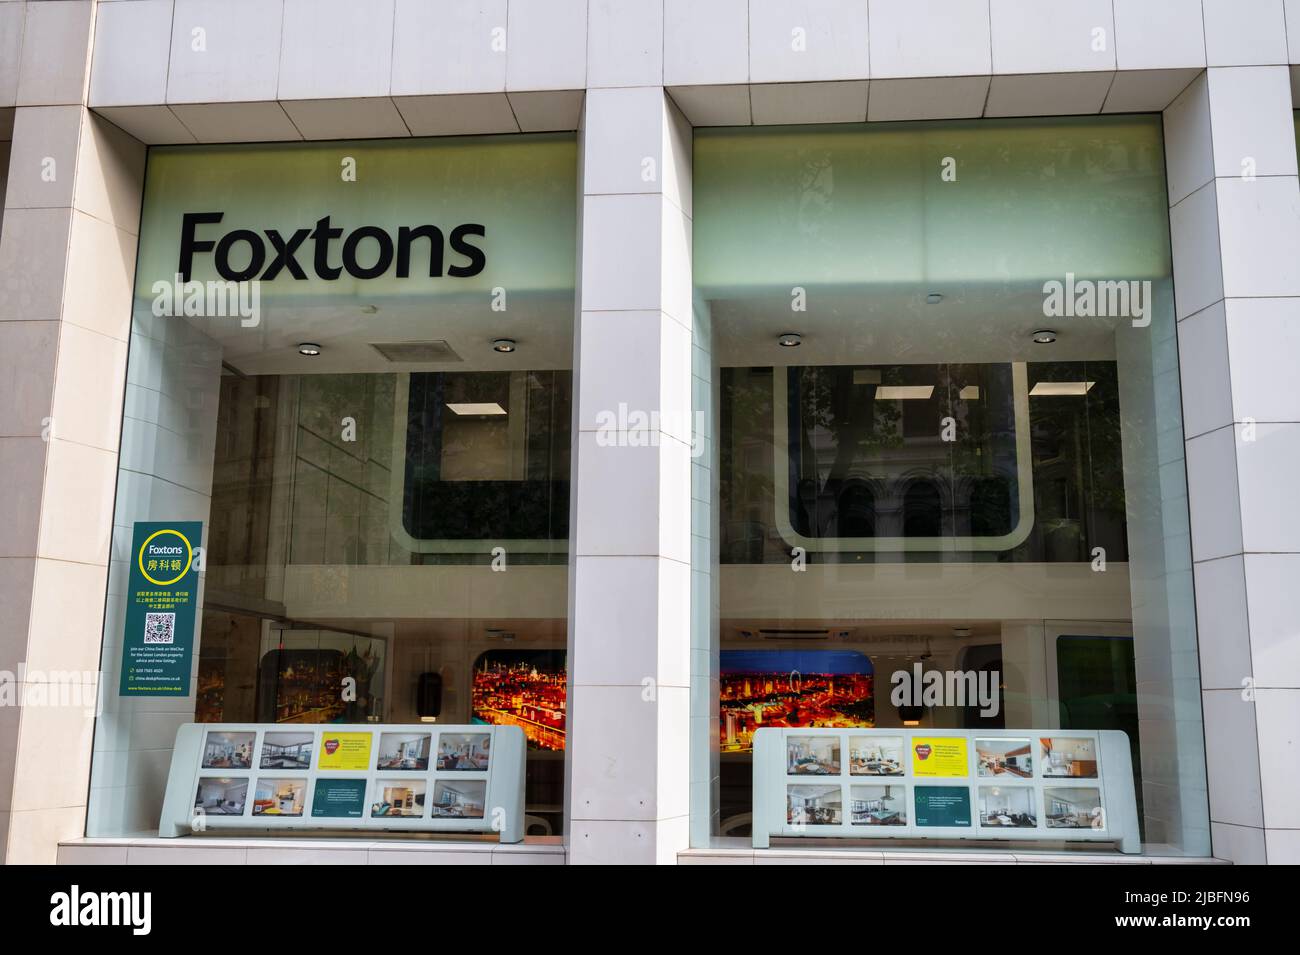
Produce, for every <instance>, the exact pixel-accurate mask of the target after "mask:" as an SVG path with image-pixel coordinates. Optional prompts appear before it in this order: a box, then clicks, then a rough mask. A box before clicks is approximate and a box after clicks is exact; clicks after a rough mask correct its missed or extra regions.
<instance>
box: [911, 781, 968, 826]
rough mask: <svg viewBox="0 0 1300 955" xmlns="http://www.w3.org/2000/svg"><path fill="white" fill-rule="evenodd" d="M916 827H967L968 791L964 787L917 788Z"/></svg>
mask: <svg viewBox="0 0 1300 955" xmlns="http://www.w3.org/2000/svg"><path fill="white" fill-rule="evenodd" d="M916 824H917V825H918V826H931V827H934V826H948V827H957V826H969V825H970V790H969V789H967V788H966V787H965V786H917V787H916Z"/></svg>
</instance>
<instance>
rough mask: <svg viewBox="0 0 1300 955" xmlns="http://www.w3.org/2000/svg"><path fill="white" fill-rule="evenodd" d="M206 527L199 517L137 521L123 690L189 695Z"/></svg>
mask: <svg viewBox="0 0 1300 955" xmlns="http://www.w3.org/2000/svg"><path fill="white" fill-rule="evenodd" d="M202 530H203V525H202V524H201V523H200V522H198V521H181V522H177V523H169V524H163V523H155V522H151V521H137V522H136V524H135V533H134V540H133V543H132V546H131V554H132V557H133V559H132V561H131V570H130V582H129V588H128V591H127V600H126V628H125V630H124V631H123V640H122V673H121V679H120V680H119V683H118V693H119V695H121V696H152V697H159V696H188V695H189V690H190V658H191V655H192V652H193V648H194V613H195V601H196V598H197V595H198V571H199V570H200V569H201V568H200V566H199V560H200V554H201V552H200V548H199V542H200V538H201V534H202Z"/></svg>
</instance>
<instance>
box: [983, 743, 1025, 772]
mask: <svg viewBox="0 0 1300 955" xmlns="http://www.w3.org/2000/svg"><path fill="white" fill-rule="evenodd" d="M975 761H976V763H977V764H978V765H979V775H981V776H1015V777H1017V778H1019V779H1032V778H1033V776H1034V757H1033V751H1032V745H1031V742H1030V741H1029V740H1027V739H977V740H976V741H975Z"/></svg>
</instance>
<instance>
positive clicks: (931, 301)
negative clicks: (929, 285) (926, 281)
mask: <svg viewBox="0 0 1300 955" xmlns="http://www.w3.org/2000/svg"><path fill="white" fill-rule="evenodd" d="M942 301H943V296H942V295H941V294H939V293H938V292H931V293H930V294H929V295H927V296H926V297H925V304H926V305H938V304H939V303H940V302H942Z"/></svg>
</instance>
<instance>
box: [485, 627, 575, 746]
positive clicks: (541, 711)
mask: <svg viewBox="0 0 1300 955" xmlns="http://www.w3.org/2000/svg"><path fill="white" fill-rule="evenodd" d="M564 664H565V659H564V652H563V651H560V650H489V651H487V652H486V653H484V654H483V655H482V656H480V657H479V658H478V660H477V662H476V663H475V664H474V687H473V692H472V702H471V706H472V708H473V719H474V722H476V723H492V724H495V725H500V726H519V727H522V728H523V731H524V736H526V737H527V738H528V747H529V749H554V750H562V749H564V715H565V704H566V696H567V690H568V678H567V674H566V672H565V668H564Z"/></svg>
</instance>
